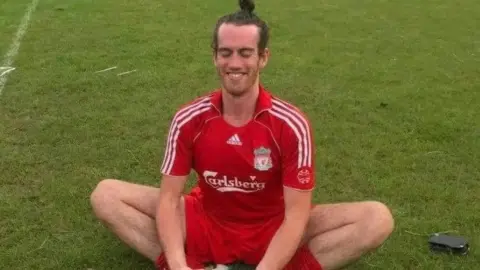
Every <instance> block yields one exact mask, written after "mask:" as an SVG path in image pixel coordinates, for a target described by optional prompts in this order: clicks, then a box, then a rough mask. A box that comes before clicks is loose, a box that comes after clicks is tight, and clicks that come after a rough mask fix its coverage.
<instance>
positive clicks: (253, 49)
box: [214, 24, 268, 96]
mask: <svg viewBox="0 0 480 270" xmlns="http://www.w3.org/2000/svg"><path fill="white" fill-rule="evenodd" d="M258 39H259V31H258V28H257V26H255V25H242V26H236V25H233V24H222V25H221V26H220V28H219V29H218V50H217V52H216V54H215V55H214V63H215V67H216V69H217V73H218V75H219V77H220V80H221V83H222V86H223V88H224V89H225V90H226V91H227V92H228V93H229V94H231V95H233V96H241V95H243V94H245V93H247V92H248V91H249V90H250V89H252V86H254V85H255V84H258V82H259V81H258V80H259V74H260V70H261V69H263V68H264V67H265V65H266V64H267V60H268V50H267V49H265V53H264V54H262V55H261V56H260V55H259V52H258Z"/></svg>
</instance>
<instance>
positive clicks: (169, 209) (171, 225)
mask: <svg viewBox="0 0 480 270" xmlns="http://www.w3.org/2000/svg"><path fill="white" fill-rule="evenodd" d="M178 119H182V111H179V112H177V114H176V115H175V117H174V119H173V121H172V123H171V125H170V130H169V133H168V138H167V144H166V149H165V154H164V159H163V163H162V166H161V173H162V175H163V177H162V181H161V184H160V194H159V200H158V205H157V211H156V225H157V234H158V236H159V240H160V244H161V246H162V250H163V252H164V253H165V258H166V260H167V262H168V265H169V266H170V268H172V269H182V268H184V269H188V267H187V263H186V258H185V245H184V243H185V239H184V237H183V231H182V223H183V220H182V218H183V217H182V216H183V213H182V205H181V204H182V194H183V190H184V187H185V183H186V182H187V180H188V175H189V173H190V170H191V166H192V165H191V164H192V158H193V153H192V145H191V142H192V136H191V134H192V127H191V125H189V123H183V124H182V123H180V122H179V121H180V120H178Z"/></svg>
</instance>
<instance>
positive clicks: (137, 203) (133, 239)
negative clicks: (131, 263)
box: [90, 179, 185, 261]
mask: <svg viewBox="0 0 480 270" xmlns="http://www.w3.org/2000/svg"><path fill="white" fill-rule="evenodd" d="M159 192H160V189H159V188H154V187H149V186H143V185H137V184H132V183H128V182H124V181H119V180H114V179H106V180H102V181H101V182H100V183H99V184H98V185H97V187H96V188H95V190H94V191H93V192H92V194H91V197H90V201H91V204H92V208H93V211H94V213H95V215H96V216H97V217H98V219H99V220H100V221H101V222H102V223H103V224H105V225H106V226H107V227H109V228H110V229H111V230H112V232H113V233H115V234H116V235H117V236H118V237H119V238H120V239H121V240H122V241H123V242H124V243H126V244H127V245H128V246H130V247H131V248H133V249H135V250H136V251H137V252H139V253H140V254H142V255H143V256H145V257H147V258H149V259H150V260H152V261H155V260H156V259H157V257H158V256H159V255H160V253H161V252H162V250H161V247H160V242H159V240H158V235H157V229H156V225H155V215H156V207H157V201H158V195H159ZM181 208H182V209H181V213H182V216H183V217H185V211H184V203H183V199H182V203H181ZM183 220H184V222H183V224H182V229H183V234H184V239H185V218H184V219H183Z"/></svg>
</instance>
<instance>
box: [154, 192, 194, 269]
mask: <svg viewBox="0 0 480 270" xmlns="http://www.w3.org/2000/svg"><path fill="white" fill-rule="evenodd" d="M180 214H181V213H180V200H175V199H164V200H162V201H161V202H160V203H159V207H158V210H157V214H156V223H157V233H158V235H159V238H160V243H161V245H162V249H163V252H164V253H165V257H166V259H167V262H168V264H169V266H170V268H171V269H177V268H182V267H185V266H186V265H187V263H186V259H185V249H184V239H183V234H182V226H181V224H182V220H181V215H180Z"/></svg>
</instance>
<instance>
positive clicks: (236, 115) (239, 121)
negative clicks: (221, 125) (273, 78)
mask: <svg viewBox="0 0 480 270" xmlns="http://www.w3.org/2000/svg"><path fill="white" fill-rule="evenodd" d="M259 92H260V87H259V85H258V84H255V86H253V87H252V89H250V90H249V91H248V92H247V93H245V94H244V95H241V96H233V95H230V94H228V93H225V92H224V94H223V95H222V102H223V106H222V107H223V117H224V118H225V120H226V121H227V122H228V123H230V124H231V125H234V126H242V125H244V124H246V123H248V122H249V121H250V120H251V119H252V118H253V116H254V114H255V108H256V107H257V99H258V94H259Z"/></svg>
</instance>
